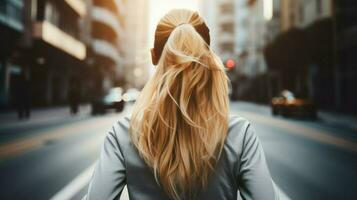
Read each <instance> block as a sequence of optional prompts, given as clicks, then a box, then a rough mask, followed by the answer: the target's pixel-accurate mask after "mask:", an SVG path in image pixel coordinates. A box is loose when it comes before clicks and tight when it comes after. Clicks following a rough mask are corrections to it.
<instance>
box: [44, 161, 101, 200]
mask: <svg viewBox="0 0 357 200" xmlns="http://www.w3.org/2000/svg"><path fill="white" fill-rule="evenodd" d="M95 164H96V163H93V164H92V165H91V166H89V167H88V168H87V169H85V170H84V171H83V172H82V173H81V174H79V175H78V176H77V177H76V178H74V179H73V180H72V181H71V182H70V183H69V184H68V185H66V186H65V187H64V188H62V189H61V190H60V191H59V192H57V194H55V195H54V196H53V197H52V198H51V199H50V200H70V199H72V198H73V197H74V196H75V195H76V194H77V193H78V192H79V191H81V189H83V188H84V187H85V186H86V185H87V184H88V183H89V181H90V178H91V177H92V173H93V170H94V167H95Z"/></svg>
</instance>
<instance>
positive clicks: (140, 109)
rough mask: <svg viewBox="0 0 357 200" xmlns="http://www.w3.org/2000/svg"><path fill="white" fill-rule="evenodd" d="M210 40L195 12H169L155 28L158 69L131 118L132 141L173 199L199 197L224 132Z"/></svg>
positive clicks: (222, 89)
mask: <svg viewBox="0 0 357 200" xmlns="http://www.w3.org/2000/svg"><path fill="white" fill-rule="evenodd" d="M209 42H210V39H209V30H208V28H207V26H206V24H205V22H204V20H203V19H202V17H200V16H199V14H198V13H197V12H193V11H190V10H184V9H177V10H172V11H170V12H169V13H167V14H166V15H165V16H164V17H163V18H162V19H161V20H160V21H159V23H158V25H157V28H156V32H155V42H154V49H153V50H152V53H153V62H154V63H155V64H156V63H157V66H156V71H155V73H154V75H153V76H152V77H151V78H150V80H149V81H148V82H147V84H146V85H145V87H144V89H143V90H142V92H141V94H140V96H139V98H138V100H137V102H136V104H135V106H134V110H133V113H132V117H131V121H130V133H131V140H132V142H133V144H134V145H135V147H136V148H137V150H138V152H139V154H140V156H141V157H142V158H143V160H144V161H145V162H146V163H147V165H148V166H149V167H151V168H152V170H153V172H154V176H155V179H156V181H157V183H158V184H159V185H160V186H161V188H162V189H163V190H164V191H165V192H166V194H167V195H168V196H169V197H170V198H171V199H175V200H179V199H194V198H197V195H199V192H200V191H201V190H202V189H203V188H204V187H205V186H206V185H207V182H208V180H209V177H210V174H211V173H212V172H213V171H214V169H215V166H216V164H217V161H218V159H219V157H220V154H221V151H222V149H223V146H224V141H225V139H226V135H227V129H228V110H229V100H228V77H227V76H226V74H225V71H224V67H223V64H222V62H221V60H220V59H219V58H218V57H217V56H216V55H215V54H214V52H213V51H212V50H211V49H210V47H209ZM155 61H156V62H155Z"/></svg>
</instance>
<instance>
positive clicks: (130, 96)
mask: <svg viewBox="0 0 357 200" xmlns="http://www.w3.org/2000/svg"><path fill="white" fill-rule="evenodd" d="M139 95H140V91H139V90H138V89H136V88H130V89H128V90H127V91H126V92H125V93H124V94H123V100H124V101H125V102H130V101H136V99H137V98H138V97H139Z"/></svg>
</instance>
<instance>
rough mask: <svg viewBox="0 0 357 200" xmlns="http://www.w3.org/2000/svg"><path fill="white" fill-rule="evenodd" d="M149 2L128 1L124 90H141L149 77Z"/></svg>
mask: <svg viewBox="0 0 357 200" xmlns="http://www.w3.org/2000/svg"><path fill="white" fill-rule="evenodd" d="M148 6H149V2H148V1H147V0H130V1H128V4H127V9H126V10H127V13H126V16H125V18H126V25H127V27H126V30H125V33H126V37H125V41H126V45H125V48H124V50H123V51H124V52H125V58H126V59H125V60H126V61H125V80H126V88H131V87H135V88H139V89H140V88H142V87H143V86H144V85H145V83H146V81H147V80H148V78H149V76H150V73H149V71H150V67H151V56H150V48H149V44H148V31H149V27H148V24H149V9H148Z"/></svg>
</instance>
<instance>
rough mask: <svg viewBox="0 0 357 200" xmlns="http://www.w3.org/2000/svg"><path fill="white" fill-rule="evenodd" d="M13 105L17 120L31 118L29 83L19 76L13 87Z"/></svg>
mask: <svg viewBox="0 0 357 200" xmlns="http://www.w3.org/2000/svg"><path fill="white" fill-rule="evenodd" d="M15 105H16V109H17V115H18V118H19V119H29V118H30V116H31V87H30V81H29V80H28V79H26V76H25V75H24V74H20V76H19V79H18V81H17V83H16V86H15Z"/></svg>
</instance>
